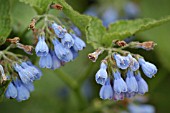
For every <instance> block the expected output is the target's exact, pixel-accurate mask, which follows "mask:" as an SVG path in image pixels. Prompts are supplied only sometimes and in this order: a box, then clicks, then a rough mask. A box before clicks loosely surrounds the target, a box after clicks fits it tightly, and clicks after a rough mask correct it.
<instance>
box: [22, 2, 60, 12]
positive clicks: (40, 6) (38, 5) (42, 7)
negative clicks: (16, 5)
mask: <svg viewBox="0 0 170 113" xmlns="http://www.w3.org/2000/svg"><path fill="white" fill-rule="evenodd" d="M19 1H20V2H24V3H25V4H29V5H30V6H32V7H34V9H35V10H36V11H37V13H39V14H43V13H44V12H45V11H46V9H47V7H48V5H49V4H50V3H52V2H53V1H55V0H19ZM56 1H57V0H56Z"/></svg>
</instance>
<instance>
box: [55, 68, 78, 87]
mask: <svg viewBox="0 0 170 113" xmlns="http://www.w3.org/2000/svg"><path fill="white" fill-rule="evenodd" d="M54 73H57V75H58V77H59V78H60V79H62V80H63V81H64V82H65V83H66V84H67V85H68V86H69V87H70V89H73V90H75V89H77V87H78V84H77V82H76V81H75V80H74V79H72V78H71V77H70V75H68V74H66V73H65V72H63V71H62V69H57V70H55V71H54Z"/></svg>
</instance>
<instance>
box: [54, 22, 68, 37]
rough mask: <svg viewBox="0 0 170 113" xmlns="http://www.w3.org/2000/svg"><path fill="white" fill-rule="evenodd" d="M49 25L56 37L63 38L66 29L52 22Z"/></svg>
mask: <svg viewBox="0 0 170 113" xmlns="http://www.w3.org/2000/svg"><path fill="white" fill-rule="evenodd" d="M51 27H52V29H53V30H54V32H55V34H56V35H57V37H58V38H64V35H65V33H66V32H67V30H66V29H64V28H62V27H61V26H60V25H58V24H56V23H52V26H51Z"/></svg>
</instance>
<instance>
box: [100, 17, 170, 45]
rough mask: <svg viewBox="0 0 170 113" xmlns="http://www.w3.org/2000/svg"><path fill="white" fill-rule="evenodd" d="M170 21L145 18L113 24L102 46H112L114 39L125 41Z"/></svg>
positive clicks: (168, 18) (169, 18) (167, 19)
mask: <svg viewBox="0 0 170 113" xmlns="http://www.w3.org/2000/svg"><path fill="white" fill-rule="evenodd" d="M168 21H170V16H167V17H164V18H161V19H159V20H156V19H151V18H144V19H136V20H121V21H117V22H115V23H113V24H111V25H110V26H109V28H108V33H107V34H106V35H105V36H104V37H103V40H102V42H101V43H102V44H105V45H106V46H110V44H111V43H110V42H112V40H113V39H121V40H122V39H125V38H127V37H129V36H133V35H135V34H137V33H139V32H142V31H145V30H148V29H151V28H153V27H156V26H159V25H161V24H163V23H166V22H168Z"/></svg>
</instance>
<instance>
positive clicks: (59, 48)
mask: <svg viewBox="0 0 170 113" xmlns="http://www.w3.org/2000/svg"><path fill="white" fill-rule="evenodd" d="M53 44H54V51H55V54H56V56H57V57H58V58H59V59H60V60H61V61H64V62H69V61H71V60H73V54H72V52H71V51H70V49H67V48H65V47H64V46H63V45H62V44H61V43H60V42H59V41H58V39H54V40H53Z"/></svg>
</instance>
